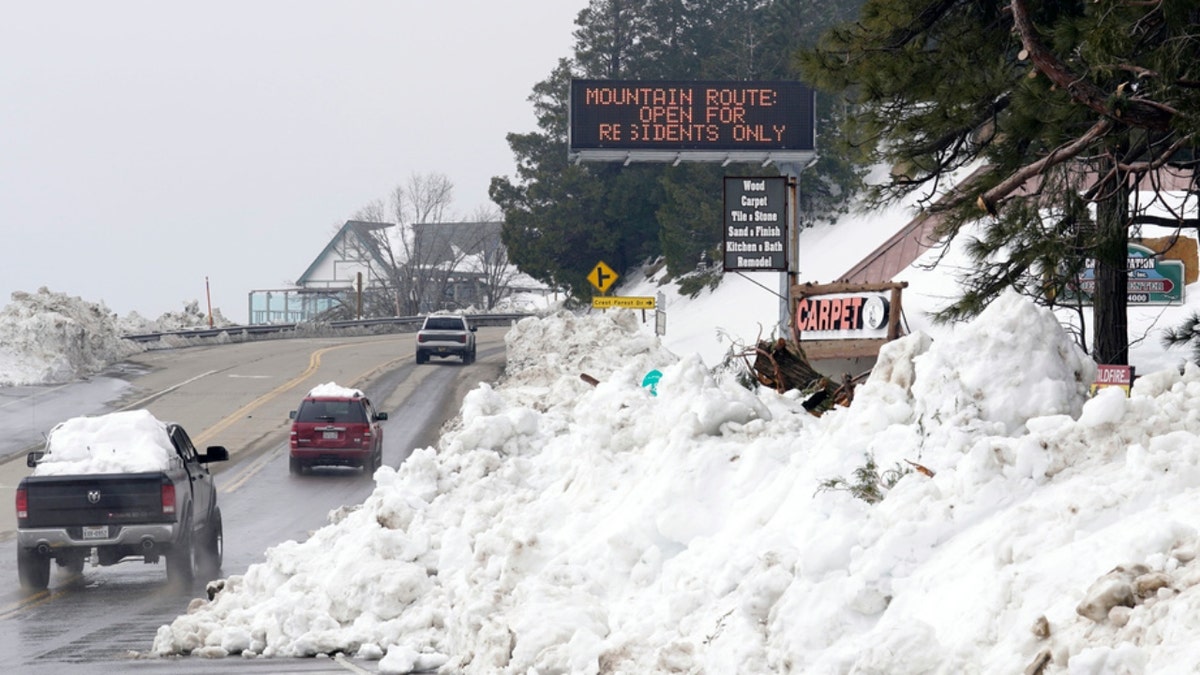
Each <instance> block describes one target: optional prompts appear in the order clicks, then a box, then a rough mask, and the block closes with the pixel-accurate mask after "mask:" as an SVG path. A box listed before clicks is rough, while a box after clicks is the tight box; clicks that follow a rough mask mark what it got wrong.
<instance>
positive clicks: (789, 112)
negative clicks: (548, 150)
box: [569, 80, 815, 162]
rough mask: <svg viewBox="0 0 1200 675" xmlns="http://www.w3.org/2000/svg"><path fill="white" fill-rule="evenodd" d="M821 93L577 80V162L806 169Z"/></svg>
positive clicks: (572, 150) (734, 84)
mask: <svg viewBox="0 0 1200 675" xmlns="http://www.w3.org/2000/svg"><path fill="white" fill-rule="evenodd" d="M813 111H814V98H813V91H812V89H811V88H809V87H808V86H807V85H805V84H804V83H802V82H788V81H757V82H745V81H711V80H701V81H695V80H690V81H644V80H572V81H571V105H570V118H571V119H570V139H569V155H570V156H571V157H572V158H573V159H577V160H609V161H611V160H620V159H625V160H649V161H672V160H675V161H725V162H730V161H762V160H774V161H777V162H781V161H801V160H803V159H807V158H810V157H812V155H813V151H814V148H815V133H814V125H813Z"/></svg>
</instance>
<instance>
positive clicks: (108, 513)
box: [16, 411, 229, 591]
mask: <svg viewBox="0 0 1200 675" xmlns="http://www.w3.org/2000/svg"><path fill="white" fill-rule="evenodd" d="M123 416H124V417H123ZM131 421H132V423H131ZM72 424H74V426H72ZM147 458H149V460H148V459H147ZM227 459H229V452H228V451H227V450H226V449H225V448H224V447H221V446H212V447H209V448H208V449H207V452H205V453H204V454H200V453H197V452H196V448H195V447H194V446H193V445H192V441H191V439H190V438H189V437H188V435H187V432H185V431H184V430H183V427H181V426H179V425H178V424H167V423H163V422H159V421H158V420H156V419H154V418H153V417H152V416H150V413H149V412H147V411H128V412H119V413H110V414H109V415H105V416H100V417H98V418H95V417H87V418H75V419H74V420H68V421H67V422H64V423H63V424H60V425H58V426H57V427H55V428H54V429H53V430H51V432H50V434H49V436H48V437H47V440H46V449H45V450H44V451H38V452H31V453H29V456H28V459H27V464H28V465H29V466H30V467H32V468H33V469H34V471H33V473H32V475H30V476H27V477H25V478H24V479H22V480H21V482H20V484H19V485H18V486H17V494H16V507H17V570H18V574H19V576H20V580H21V585H22V586H23V587H24V588H26V589H28V590H35V591H36V590H42V589H44V588H46V587H47V586H48V585H49V583H50V562H51V560H54V561H56V562H57V563H58V565H59V566H60V567H63V568H66V569H68V570H71V571H74V572H79V571H82V569H83V566H84V564H85V563H86V562H87V561H88V560H89V559H90V560H91V561H92V562H93V564H98V565H114V564H116V563H118V562H121V561H123V560H128V559H140V560H143V561H144V562H146V563H157V562H158V561H159V559H160V558H165V559H166V563H167V565H166V566H167V577H168V579H171V580H175V581H179V582H182V583H189V582H191V581H192V580H193V579H194V577H195V574H196V572H197V570H199V571H200V572H201V573H204V574H215V573H216V572H217V571H218V570H219V569H220V566H221V559H222V555H223V546H224V541H223V536H224V535H223V532H222V525H221V510H220V508H219V507H218V506H217V492H216V488H215V485H214V483H213V478H212V475H211V474H210V472H209V469H208V466H207V464H208V463H209V462H217V461H224V460H227ZM135 460H136V461H135ZM131 468H132V469H134V470H132V471H130V470H129V469H131Z"/></svg>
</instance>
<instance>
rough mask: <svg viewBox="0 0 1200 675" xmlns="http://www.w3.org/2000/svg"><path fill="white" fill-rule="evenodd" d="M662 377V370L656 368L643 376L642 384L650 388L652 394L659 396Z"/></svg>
mask: <svg viewBox="0 0 1200 675" xmlns="http://www.w3.org/2000/svg"><path fill="white" fill-rule="evenodd" d="M661 379H662V371H661V370H658V369H657V368H656V369H654V370H652V371H650V372H648V373H646V376H645V377H643V378H642V386H643V387H645V388H647V389H649V390H650V395H651V396H658V381H659V380H661Z"/></svg>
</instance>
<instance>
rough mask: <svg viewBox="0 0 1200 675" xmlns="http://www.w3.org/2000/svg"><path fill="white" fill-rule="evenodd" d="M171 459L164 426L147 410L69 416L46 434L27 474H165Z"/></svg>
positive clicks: (171, 448) (172, 456)
mask: <svg viewBox="0 0 1200 675" xmlns="http://www.w3.org/2000/svg"><path fill="white" fill-rule="evenodd" d="M175 456H176V454H175V448H174V446H173V445H171V439H170V437H169V436H168V435H167V425H166V424H164V423H163V422H160V421H159V420H158V419H156V418H155V417H154V416H153V415H151V414H150V412H149V411H148V410H129V411H125V412H115V413H109V414H107V415H99V416H96V417H74V418H72V419H69V420H67V421H65V422H62V423H60V424H58V425H57V426H55V427H54V428H53V429H51V430H50V434H49V436H48V438H47V439H46V454H45V456H44V457H43V458H42V460H41V461H40V462H38V465H37V466H36V467H35V468H34V470H33V475H35V476H63V475H70V474H96V473H137V472H142V471H165V470H167V469H168V468H169V467H170V462H171V460H172V459H173V458H174V457H175Z"/></svg>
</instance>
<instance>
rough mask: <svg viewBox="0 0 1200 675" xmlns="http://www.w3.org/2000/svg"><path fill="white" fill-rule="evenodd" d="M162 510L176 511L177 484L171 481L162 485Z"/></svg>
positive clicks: (165, 511) (166, 511) (164, 511)
mask: <svg viewBox="0 0 1200 675" xmlns="http://www.w3.org/2000/svg"><path fill="white" fill-rule="evenodd" d="M162 512H163V513H175V486H174V485H172V484H170V483H163V486H162Z"/></svg>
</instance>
